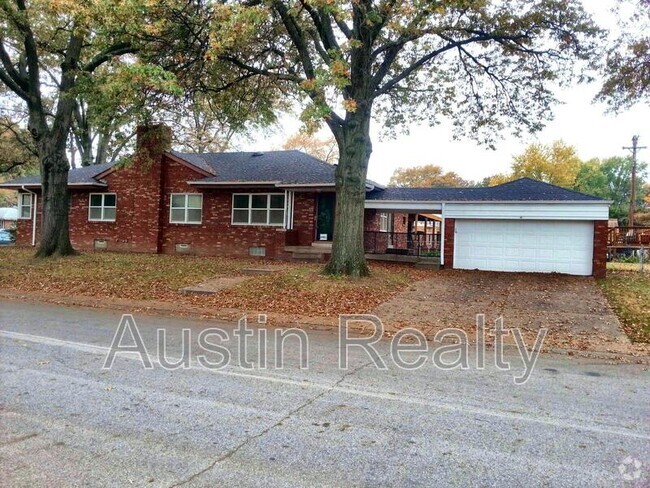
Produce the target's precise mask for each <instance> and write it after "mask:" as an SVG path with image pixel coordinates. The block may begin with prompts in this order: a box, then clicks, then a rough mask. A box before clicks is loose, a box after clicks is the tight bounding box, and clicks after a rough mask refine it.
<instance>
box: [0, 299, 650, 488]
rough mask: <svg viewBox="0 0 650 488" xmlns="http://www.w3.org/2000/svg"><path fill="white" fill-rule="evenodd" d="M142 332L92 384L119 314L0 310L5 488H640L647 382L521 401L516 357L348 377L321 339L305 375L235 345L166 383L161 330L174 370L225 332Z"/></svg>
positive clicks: (20, 307)
mask: <svg viewBox="0 0 650 488" xmlns="http://www.w3.org/2000/svg"><path fill="white" fill-rule="evenodd" d="M135 320H136V323H137V326H138V328H139V330H140V332H141V335H142V340H143V342H144V344H145V346H146V348H147V350H148V351H149V352H151V353H152V357H153V362H152V368H151V369H145V368H144V367H143V365H142V363H141V362H140V361H139V360H138V357H139V356H137V355H135V354H118V355H117V356H116V358H115V362H114V364H113V366H112V368H111V369H102V365H103V364H104V362H105V359H106V356H107V353H108V351H109V347H110V344H111V341H112V339H113V336H114V334H115V331H116V329H117V327H118V324H119V322H120V314H119V313H117V312H110V311H97V310H91V309H82V308H68V307H58V306H54V305H45V304H33V303H23V302H19V301H0V485H1V486H8V487H15V486H16V487H17V486H25V487H40V486H43V487H55V486H56V487H59V486H61V487H67V486H102V487H103V486H120V487H122V486H152V487H154V486H156V487H157V486H160V487H172V486H205V487H221V486H226V487H227V486H238V487H242V486H244V487H245V486H287V487H299V486H305V487H307V486H309V487H311V486H319V487H320V486H346V487H348V486H372V487H375V486H459V487H468V486H498V487H510V486H513V487H515V486H527V487H530V486H558V487H567V486H584V487H600V486H603V487H605V486H607V487H610V486H650V388H649V385H650V381H649V380H650V374H649V373H648V371H647V367H645V366H642V365H635V364H612V363H609V362H607V361H605V360H592V359H590V360H587V359H580V358H575V357H566V356H557V355H542V356H540V359H539V361H538V363H537V365H536V369H535V370H534V371H533V373H532V375H531V378H530V380H529V381H528V382H527V383H526V384H524V385H515V384H514V382H513V373H516V371H517V368H519V369H521V368H522V365H521V361H519V360H518V359H517V358H516V357H515V355H514V354H515V352H516V351H514V350H512V351H509V352H508V353H507V354H508V355H509V356H507V358H508V360H510V361H511V362H512V363H513V365H515V371H514V372H513V371H503V370H500V369H498V368H497V367H496V366H495V365H494V364H493V362H492V361H491V360H490V358H491V356H490V351H488V355H487V361H486V368H485V369H484V370H477V369H476V368H475V367H470V368H469V369H467V370H462V369H454V370H451V371H443V370H440V369H438V368H436V367H435V366H434V365H433V364H432V362H431V361H427V362H426V363H425V364H424V365H423V366H422V367H420V368H419V369H417V370H410V371H408V370H403V369H400V368H398V367H397V366H396V365H395V364H394V363H393V362H391V361H388V360H387V361H386V363H387V366H388V368H387V369H386V370H379V369H377V368H376V367H375V366H374V365H373V364H372V362H371V361H370V358H369V356H368V355H367V354H366V353H365V352H364V351H363V350H360V349H359V348H356V349H354V350H353V352H352V354H351V356H350V363H349V368H348V369H347V370H342V369H340V368H339V367H338V356H339V343H338V336H337V335H336V333H330V332H317V331H313V332H309V333H308V338H309V344H308V346H309V347H308V350H309V358H308V368H306V369H301V368H300V364H301V358H300V354H299V351H300V348H299V347H298V346H297V344H298V341H297V340H296V341H295V342H293V347H290V341H289V340H287V342H285V344H284V345H285V348H284V354H285V357H284V359H285V361H284V367H283V368H282V369H277V368H275V367H273V366H272V364H273V362H274V358H275V352H276V347H275V346H276V345H275V343H274V342H273V341H271V344H270V345H269V346H268V347H267V348H266V349H265V350H266V352H267V360H268V361H267V362H268V363H269V365H268V367H267V368H266V369H264V368H260V367H259V354H258V353H259V349H258V348H257V347H256V346H255V345H252V346H251V347H249V348H248V349H247V350H246V351H245V352H246V355H247V356H248V359H250V358H251V357H252V358H257V359H255V362H256V364H255V366H254V367H253V368H246V367H242V365H241V363H242V359H243V358H242V354H243V351H242V350H240V348H239V347H238V346H239V345H238V344H237V343H236V341H234V340H228V341H222V342H221V345H222V346H225V347H226V348H227V350H228V353H229V354H230V355H231V358H230V362H229V364H228V365H227V366H226V367H224V368H222V369H219V370H214V369H208V368H205V367H202V366H201V364H200V363H199V362H198V357H197V350H196V349H195V348H194V347H193V348H192V351H191V354H192V358H191V367H190V368H189V369H176V370H167V369H164V368H163V367H162V366H161V361H160V360H159V359H160V358H159V356H157V353H156V344H157V342H156V330H157V329H158V328H164V329H165V330H166V334H167V349H166V354H167V357H168V358H180V357H182V356H183V349H182V347H181V337H182V329H184V328H185V329H188V330H190V331H191V332H190V333H191V337H192V340H193V341H194V339H195V338H196V337H197V334H198V333H199V332H200V331H201V330H203V329H205V328H207V327H219V328H220V329H221V330H223V331H224V333H225V334H228V336H229V337H232V335H231V334H232V332H233V326H232V325H227V324H220V323H216V322H213V321H207V320H206V321H201V320H184V319H178V318H171V317H156V316H145V315H137V314H136V315H135ZM267 334H268V336H269V338H270V339H272V338H273V331H272V330H269V331H268V332H267ZM258 335H259V334H257V335H256V336H255V337H253V338H252V339H255V341H254V342H256V340H257V338H258ZM389 345H390V343H389V342H388V341H383V342H382V343H381V344H379V346H378V348H379V350H380V353H381V354H382V357H384V358H386V359H387V358H389V357H390V356H389V352H390V348H389ZM156 357H158V359H156ZM216 357H217V356H215V358H216ZM303 359H304V358H303ZM470 359H472V361H470V364H473V362H474V361H473V359H474V358H470Z"/></svg>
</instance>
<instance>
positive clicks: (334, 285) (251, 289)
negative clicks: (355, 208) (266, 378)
mask: <svg viewBox="0 0 650 488" xmlns="http://www.w3.org/2000/svg"><path fill="white" fill-rule="evenodd" d="M261 264H263V265H264V267H268V268H275V269H277V270H278V271H277V272H275V273H272V274H268V275H259V276H251V277H249V278H248V279H246V280H245V281H243V282H241V283H239V284H237V285H235V286H234V287H231V288H228V289H225V290H221V291H219V292H218V293H217V294H215V295H186V294H183V293H180V292H179V289H180V288H182V287H186V286H191V285H196V284H197V283H200V282H202V281H205V280H208V279H211V278H215V277H235V276H242V275H243V271H242V270H243V269H244V268H248V267H259V266H260V265H261ZM320 270H321V265H318V264H298V263H279V262H265V263H260V261H258V260H255V261H253V260H247V259H229V258H216V257H193V256H167V255H149V254H117V253H90V254H81V255H79V256H74V257H67V258H58V259H46V260H43V259H35V258H33V251H32V250H31V249H24V248H23V249H21V248H14V247H7V248H0V289H5V290H7V289H9V290H16V291H22V292H38V293H42V294H47V295H50V296H52V297H56V296H60V297H69V296H83V297H94V298H98V299H100V300H101V299H103V300H110V299H118V298H119V299H131V300H137V301H142V300H151V301H162V302H169V303H173V304H176V306H177V307H178V308H179V309H182V308H183V306H184V305H187V306H188V307H189V306H191V307H193V308H194V309H196V308H197V307H198V308H200V309H203V310H204V311H205V313H206V315H212V313H211V312H215V311H218V310H224V309H229V310H239V311H261V312H268V313H279V314H294V315H302V316H314V317H335V316H337V315H338V314H340V313H364V312H368V311H370V310H372V309H373V308H374V307H376V306H377V305H378V304H379V303H382V302H384V301H386V300H388V299H389V298H391V297H392V296H394V295H395V294H397V293H398V292H399V291H401V290H402V289H404V288H405V287H406V286H408V285H409V284H410V283H412V282H413V281H417V280H419V279H424V278H426V277H427V276H430V275H431V272H430V271H421V270H416V269H413V268H411V267H406V266H402V265H393V264H374V265H373V266H372V272H373V273H372V276H371V277H369V278H362V279H356V280H353V279H348V278H335V277H328V276H323V275H321V274H320ZM181 311H182V310H181Z"/></svg>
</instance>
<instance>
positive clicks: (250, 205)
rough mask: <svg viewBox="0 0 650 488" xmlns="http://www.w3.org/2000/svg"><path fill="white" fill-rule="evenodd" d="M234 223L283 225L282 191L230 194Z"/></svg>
mask: <svg viewBox="0 0 650 488" xmlns="http://www.w3.org/2000/svg"><path fill="white" fill-rule="evenodd" d="M232 223H233V224H235V225H277V226H281V225H284V193H235V194H233V196H232Z"/></svg>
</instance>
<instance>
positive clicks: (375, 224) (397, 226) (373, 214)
mask: <svg viewBox="0 0 650 488" xmlns="http://www.w3.org/2000/svg"><path fill="white" fill-rule="evenodd" d="M381 213H383V212H381V211H379V210H376V209H366V210H365V213H364V230H366V231H368V232H379V214H381ZM408 221H409V214H407V213H399V212H393V232H400V233H402V232H403V233H406V232H408Z"/></svg>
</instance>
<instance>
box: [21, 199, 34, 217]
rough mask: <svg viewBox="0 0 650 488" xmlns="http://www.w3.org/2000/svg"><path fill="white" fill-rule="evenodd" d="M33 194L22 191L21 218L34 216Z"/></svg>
mask: <svg viewBox="0 0 650 488" xmlns="http://www.w3.org/2000/svg"><path fill="white" fill-rule="evenodd" d="M32 201H33V199H32V194H31V193H21V194H20V199H19V202H18V210H19V212H18V217H19V218H21V219H31V218H32Z"/></svg>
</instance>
